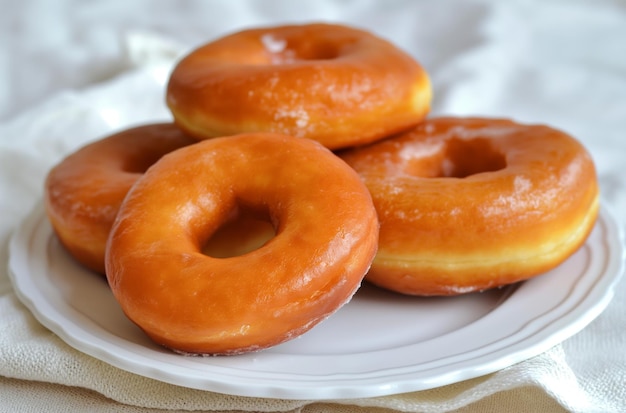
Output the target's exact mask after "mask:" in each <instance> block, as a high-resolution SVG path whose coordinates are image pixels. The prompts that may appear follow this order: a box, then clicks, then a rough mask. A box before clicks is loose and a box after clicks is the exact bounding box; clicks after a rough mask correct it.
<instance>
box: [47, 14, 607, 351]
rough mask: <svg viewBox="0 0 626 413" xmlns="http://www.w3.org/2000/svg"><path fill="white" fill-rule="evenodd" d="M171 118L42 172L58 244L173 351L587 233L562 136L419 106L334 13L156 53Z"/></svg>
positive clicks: (437, 283)
mask: <svg viewBox="0 0 626 413" xmlns="http://www.w3.org/2000/svg"><path fill="white" fill-rule="evenodd" d="M165 96H166V102H167V105H168V107H169V108H170V110H171V113H172V115H173V118H174V122H172V123H161V124H151V125H143V126H138V127H134V128H132V129H127V130H124V131H120V132H117V133H115V134H113V135H111V136H108V137H105V138H102V139H100V140H98V141H95V142H93V143H90V144H88V145H86V146H85V147H83V148H81V149H79V150H77V151H76V152H74V153H72V154H70V155H69V156H68V157H67V158H65V159H64V160H62V161H61V162H60V163H59V164H58V165H56V166H55V167H54V168H53V169H52V170H51V171H50V173H49V174H48V177H47V180H46V184H45V206H46V211H47V214H48V217H49V220H50V222H51V224H52V227H53V229H54V231H55V233H56V235H57V237H58V239H59V240H60V242H61V244H62V245H63V246H65V247H66V250H67V251H68V252H69V254H71V255H72V256H73V257H74V258H75V259H76V261H77V262H79V263H81V264H82V265H84V266H85V267H87V268H88V269H90V270H92V271H93V272H96V273H100V274H102V275H103V276H104V277H106V280H107V282H108V285H109V286H110V288H111V291H112V293H113V295H114V297H115V298H116V300H117V302H118V303H119V304H120V306H121V308H122V310H123V311H124V313H125V314H126V315H127V316H128V318H129V319H130V320H132V321H133V322H134V323H136V324H137V325H138V326H139V327H140V328H141V329H142V330H143V331H144V332H145V333H146V334H147V335H148V336H149V337H150V338H152V339H153V340H154V341H155V342H156V343H158V344H160V345H163V346H165V347H167V348H170V349H172V350H174V351H176V352H178V353H181V354H192V355H195V354H202V355H231V354H240V353H245V352H250V351H256V350H261V349H264V348H267V347H270V346H274V345H276V344H279V343H282V342H284V341H287V340H290V339H292V338H295V337H297V336H299V335H301V334H303V333H304V332H306V331H308V330H309V329H311V328H312V327H313V326H315V325H316V324H318V323H319V322H321V321H322V320H324V319H325V318H327V317H329V316H331V315H332V314H333V313H335V312H336V311H337V310H338V309H339V308H341V307H342V306H343V305H344V304H345V303H346V302H348V301H349V300H350V299H351V298H352V296H353V295H354V294H355V292H356V291H357V290H358V288H359V286H360V285H361V283H362V282H363V280H366V281H369V282H371V283H372V284H375V285H377V286H379V287H380V288H384V289H388V290H391V291H395V292H398V293H402V294H409V295H415V296H429V295H457V294H462V293H470V292H477V291H482V290H486V289H490V288H494V287H500V286H504V285H508V284H512V283H515V282H518V281H522V280H527V279H529V278H532V277H534V276H537V275H539V274H542V273H545V272H546V271H548V270H549V269H551V268H554V267H556V266H558V265H559V264H560V263H562V262H563V261H564V260H565V259H567V258H568V257H569V256H570V255H571V254H573V253H574V252H575V251H576V250H577V249H578V248H579V247H580V246H581V245H582V244H583V243H584V242H585V240H586V238H587V236H588V235H589V233H590V231H591V229H592V227H593V225H594V223H595V220H596V217H597V214H598V204H599V201H598V197H599V193H598V192H599V191H598V185H597V178H596V172H595V168H594V164H593V162H592V160H591V157H590V156H589V153H588V152H587V151H586V150H585V148H584V147H583V146H582V145H581V144H580V143H579V142H578V141H577V140H575V139H574V138H572V137H571V136H569V135H567V134H565V133H563V132H561V131H558V130H556V129H553V128H551V127H548V126H544V125H522V124H519V123H515V122H513V121H510V120H504V119H489V118H455V117H445V118H444V117H439V118H428V116H427V115H428V112H429V108H430V103H431V98H432V94H431V85H430V82H429V77H428V75H427V73H426V71H425V70H424V69H423V68H422V66H421V65H420V64H419V63H418V62H417V61H416V60H415V59H413V58H412V57H411V56H409V55H408V54H407V53H405V52H403V51H402V50H400V49H399V48H398V47H396V46H395V45H393V44H391V43H390V42H388V41H386V40H384V39H382V38H379V37H377V36H375V35H373V34H372V33H369V32H366V31H363V30H359V29H355V28H351V27H346V26H342V25H333V24H304V25H291V26H280V27H269V28H255V29H250V30H244V31H241V32H238V33H234V34H231V35H228V36H225V37H222V38H220V39H217V40H215V41H212V42H210V43H208V44H206V45H204V46H202V47H199V48H197V49H196V50H194V51H192V52H190V53H189V54H188V55H186V56H185V57H183V58H182V59H181V60H180V61H179V62H178V63H177V64H176V66H175V68H174V70H173V71H172V73H171V75H170V78H169V82H168V85H167V90H166V93H165Z"/></svg>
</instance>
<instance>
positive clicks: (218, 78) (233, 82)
mask: <svg viewBox="0 0 626 413" xmlns="http://www.w3.org/2000/svg"><path fill="white" fill-rule="evenodd" d="M430 100H431V87H430V82H429V79H428V76H427V74H426V72H425V71H424V70H423V69H422V67H421V66H420V65H419V64H418V63H417V62H416V61H415V60H414V59H413V58H412V57H411V56H409V55H408V54H406V53H405V52H403V51H401V50H399V49H398V48H397V47H395V46H394V45H392V44H391V43H389V42H388V41H386V40H383V39H381V38H378V37H376V36H374V35H372V34H370V33H368V32H365V31H362V30H357V29H353V28H350V27H345V26H339V25H331V24H308V25H301V26H298V25H294V26H280V27H271V28H259V29H251V30H244V31H241V32H238V33H234V34H231V35H228V36H225V37H223V38H220V39H217V40H215V41H213V42H211V43H208V44H206V45H204V46H202V47H199V48H198V49H196V50H194V51H193V52H191V53H190V54H188V55H187V56H186V57H185V58H183V59H182V60H181V61H180V62H179V63H178V64H177V66H176V67H175V69H174V71H173V73H172V75H171V77H170V80H169V84H168V86H167V104H168V106H169V108H170V109H171V111H172V113H173V115H174V117H175V120H176V122H177V123H178V124H179V125H180V126H181V127H182V128H184V129H185V130H187V131H188V132H189V133H190V134H192V135H194V136H197V137H198V138H201V139H205V138H211V137H215V136H223V135H232V134H236V133H241V132H257V131H262V132H276V133H284V134H288V135H292V136H297V137H305V138H311V139H314V140H317V141H319V142H321V143H322V144H324V145H325V146H326V147H328V148H331V149H338V148H344V147H348V146H353V145H356V144H364V143H367V142H372V141H374V140H377V139H379V138H381V137H384V136H388V135H390V134H393V133H397V132H400V131H402V130H405V129H407V128H410V127H412V126H414V125H416V124H417V123H418V122H419V121H421V120H422V119H423V118H424V116H425V115H426V113H427V112H428V110H429V108H430Z"/></svg>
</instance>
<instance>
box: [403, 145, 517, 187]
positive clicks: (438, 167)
mask: <svg viewBox="0 0 626 413" xmlns="http://www.w3.org/2000/svg"><path fill="white" fill-rule="evenodd" d="M505 167H506V158H505V156H504V154H502V153H501V152H499V151H498V150H496V149H495V148H494V147H493V145H492V144H491V142H490V141H489V140H488V139H482V138H477V139H471V140H467V139H458V138H452V139H448V140H447V141H446V142H445V143H443V144H442V145H440V146H439V148H438V149H437V150H433V151H431V153H430V154H429V155H426V156H420V157H416V158H414V159H413V161H412V162H409V163H408V164H407V166H406V169H405V172H406V173H408V174H410V175H413V176H421V177H426V178H466V177H468V176H471V175H476V174H479V173H483V172H495V171H498V170H501V169H504V168H505Z"/></svg>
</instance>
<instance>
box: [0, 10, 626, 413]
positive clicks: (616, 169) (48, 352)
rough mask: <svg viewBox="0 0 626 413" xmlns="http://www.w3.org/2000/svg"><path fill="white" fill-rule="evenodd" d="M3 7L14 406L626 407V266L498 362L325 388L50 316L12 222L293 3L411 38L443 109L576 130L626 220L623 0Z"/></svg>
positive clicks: (3, 257)
mask: <svg viewBox="0 0 626 413" xmlns="http://www.w3.org/2000/svg"><path fill="white" fill-rule="evenodd" d="M0 7H1V9H2V10H3V13H2V15H0V46H1V47H0V263H2V265H1V266H0V331H2V334H0V411H11V412H20V411H23V412H39V411H48V412H57V411H58V412H61V411H66V410H67V409H68V406H69V407H71V409H72V410H77V411H82V410H89V411H97V412H122V411H126V412H146V411H160V410H161V409H164V410H165V409H169V410H171V411H189V410H198V411H230V410H233V411H237V410H244V411H293V412H296V411H298V412H310V413H313V412H322V411H324V412H332V411H334V412H354V411H365V412H379V413H382V412H388V411H390V410H389V409H391V410H396V411H410V412H447V411H455V410H457V409H458V411H462V412H477V411H481V412H484V411H510V412H526V411H529V412H530V411H532V412H535V411H553V412H559V411H573V412H581V413H583V412H584V413H590V412H605V413H613V412H614V413H618V412H624V411H626V352H625V351H624V349H625V347H626V298H624V297H626V294H625V293H626V283H625V282H624V281H622V282H621V283H620V285H619V286H618V290H617V292H616V297H615V299H614V300H613V302H612V303H611V304H610V305H609V307H608V308H607V309H606V311H605V312H604V313H603V314H601V315H600V316H599V317H598V318H597V319H596V320H595V321H593V322H592V323H591V324H590V325H589V326H588V327H587V328H585V329H584V330H583V331H582V332H580V333H578V334H577V335H575V336H574V337H572V338H570V339H568V340H566V341H565V342H563V343H562V344H560V345H557V346H556V347H554V348H553V349H551V350H549V351H547V352H545V353H544V354H541V355H540V356H538V357H535V358H532V359H530V360H527V361H524V362H521V363H518V364H516V365H514V366H511V367H509V368H507V369H504V370H502V371H499V372H497V373H493V374H489V375H487V376H484V377H480V378H477V379H473V380H468V381H465V382H461V383H457V384H453V385H449V386H444V387H441V388H437V389H433V390H428V391H423V392H414V393H408V394H400V395H392V396H386V397H375V398H369V399H358V400H341V401H326V402H324V403H322V402H316V403H311V402H308V401H306V400H303V401H288V400H274V399H256V398H244V397H234V396H228V395H222V394H217V393H211V392H204V391H198V390H191V389H186V388H182V387H176V386H172V385H168V384H165V383H161V382H158V381H155V380H151V379H146V378H143V377H139V376H136V375H133V374H130V373H126V372H124V371H121V370H118V369H116V368H114V367H112V366H110V365H107V364H106V363H103V362H100V361H98V360H96V359H94V358H91V357H89V356H87V355H85V354H82V353H80V352H79V351H76V350H74V349H73V348H71V347H70V346H68V345H66V344H65V343H64V342H62V341H61V340H60V339H59V338H58V337H56V336H55V335H54V334H52V333H51V332H49V331H48V330H47V329H45V328H44V327H42V326H41V325H40V324H38V323H37V322H36V321H35V319H34V318H33V317H32V316H31V314H30V313H29V312H28V311H27V310H26V309H25V307H24V306H22V304H21V303H20V302H19V300H18V299H17V298H16V296H15V294H14V292H13V289H12V286H11V284H10V282H9V280H8V277H7V270H6V268H5V267H6V265H4V264H5V263H6V262H7V260H8V251H7V245H8V238H9V236H10V233H11V231H12V229H13V228H14V227H15V225H16V224H17V223H18V222H19V221H20V219H21V218H23V217H24V216H25V215H26V213H27V212H28V211H29V209H30V208H31V206H32V205H33V204H34V203H35V202H36V201H37V200H38V199H39V198H40V197H41V194H42V183H43V178H44V176H45V174H46V172H47V170H48V169H49V168H50V166H51V165H53V164H54V163H55V162H56V161H58V160H59V159H60V158H61V156H63V155H64V154H67V153H68V152H70V151H71V150H73V149H75V148H76V147H77V146H79V145H80V144H82V143H84V142H87V141H89V140H92V139H95V138H97V137H99V136H102V135H103V134H105V133H107V132H109V131H111V130H113V129H119V128H123V127H125V126H128V125H130V124H136V123H140V122H144V121H150V120H157V119H159V120H160V119H167V118H169V113H168V112H167V110H166V109H165V107H164V104H163V89H162V85H163V82H164V81H165V79H166V77H167V74H168V72H167V70H168V69H169V68H170V67H171V63H172V62H173V60H174V59H175V58H176V57H177V56H179V55H180V53H184V52H185V51H187V50H189V48H191V47H193V46H196V45H198V44H201V43H203V42H205V41H207V40H209V39H211V38H213V37H216V36H218V35H221V34H224V33H227V32H230V31H233V30H237V29H239V28H242V27H245V26H253V25H270V24H278V23H283V22H293V21H302V22H304V21H314V20H330V21H338V22H343V23H348V24H353V25H358V26H361V27H364V28H367V29H370V30H372V31H374V32H376V33H378V34H380V35H382V36H384V37H387V38H389V39H390V40H392V41H393V42H395V43H396V44H398V45H399V46H401V47H402V48H404V49H405V50H407V51H408V52H409V53H411V54H412V55H413V56H415V57H416V58H417V59H419V60H420V61H421V62H422V63H423V64H424V66H425V67H426V68H427V70H428V71H429V73H430V74H431V77H432V80H433V85H434V92H435V100H434V105H433V115H439V114H450V115H466V114H476V115H484V116H503V117H510V118H513V119H516V120H519V121H522V122H532V123H539V122H544V123H548V124H551V125H553V126H555V127H558V128H561V129H563V130H565V131H568V132H570V133H571V134H573V135H574V136H576V137H577V138H578V139H579V140H581V142H583V144H584V145H585V146H586V147H587V148H588V149H589V150H590V152H591V153H592V155H593V157H594V160H595V161H596V165H597V167H598V172H599V176H600V182H601V188H602V194H603V202H604V203H605V204H607V205H609V206H611V207H612V209H613V210H614V211H616V212H618V214H619V216H618V218H619V219H621V222H626V212H625V211H626V178H624V174H623V173H622V169H621V164H620V163H621V162H623V160H624V159H625V156H626V140H624V139H623V137H622V135H623V134H624V130H626V5H625V4H624V3H623V2H620V1H613V2H611V1H595V2H591V1H589V2H584V1H575V2H566V1H543V2H540V1H516V2H506V3H505V2H496V1H487V0H484V1H461V0H458V1H457V0H445V1H441V2H426V1H409V0H390V1H376V0H370V1H366V0H363V1H351V2H341V1H332V0H323V1H315V2H295V1H289V0H287V1H265V2H261V1H253V0H250V1H239V2H217V1H204V2H203V1H181V2H166V1H145V0H144V1H136V2H124V1H101V2H83V3H81V2H79V1H77V0H65V1H57V2H48V1H44V0H33V1H29V2H11V1H10V0H0ZM147 33H152V34H147ZM166 39H167V40H166ZM172 39H173V40H172ZM146 102H151V103H148V104H147V103H146ZM94 108H98V110H94ZM61 109H62V110H61ZM68 130H71V131H72V132H73V133H71V134H69V133H67V131H68ZM620 225H623V224H620Z"/></svg>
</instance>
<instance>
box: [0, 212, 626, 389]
mask: <svg viewBox="0 0 626 413" xmlns="http://www.w3.org/2000/svg"><path fill="white" fill-rule="evenodd" d="M42 221H43V222H44V223H43V224H42ZM45 222H47V221H45V214H44V210H43V205H42V203H41V202H38V203H36V204H35V207H34V208H33V209H32V210H31V211H30V212H29V214H27V216H26V217H25V218H24V219H23V220H22V221H21V222H20V223H19V224H18V226H17V227H16V229H15V231H13V233H12V234H11V238H10V241H9V260H8V270H9V271H8V273H9V278H10V280H11V282H12V285H13V288H14V291H15V293H16V295H17V296H18V298H19V299H20V301H21V302H22V303H24V305H25V306H26V307H27V308H28V310H29V311H30V312H31V313H32V314H33V315H34V316H35V318H36V319H37V320H38V321H39V322H40V323H41V324H42V325H44V326H45V327H46V328H48V329H50V330H51V331H52V332H54V333H55V334H57V335H58V336H59V337H60V338H61V339H62V340H63V341H64V342H65V343H67V344H68V345H70V346H71V347H73V348H75V349H76V350H78V351H80V352H82V353H85V354H87V355H89V356H91V357H94V358H96V359H99V360H101V361H103V362H106V363H107V364H110V365H112V366H114V367H117V368H120V369H122V370H125V371H128V372H130V373H134V374H137V375H140V376H143V377H148V378H152V379H155V380H159V381H162V382H166V383H170V384H174V385H179V386H184V387H189V388H193V389H199V390H206V391H213V392H219V393H225V394H230V395H237V396H247V397H269V398H282V399H293V400H295V399H298V400H304V399H306V400H328V399H335V400H338V399H350V398H358V397H375V396H384V395H391V394H398V393H403V392H409V391H419V390H428V389H432V388H435V387H440V386H443V385H447V384H452V383H456V382H459V381H462V380H467V379H471V378H475V377H479V376H482V375H485V374H488V373H492V372H495V371H497V370H500V369H502V368H505V367H508V366H510V365H512V364H515V363H517V362H520V361H523V360H526V359H529V358H531V357H534V356H536V355H539V354H540V353H542V352H544V351H547V350H548V349H550V348H551V347H553V346H555V345H556V344H558V343H560V342H562V341H564V340H566V339H567V338H569V337H571V336H573V335H574V334H576V333H578V332H579V331H581V330H582V329H583V328H585V327H586V326H587V325H588V324H589V323H591V321H593V320H594V319H595V318H596V317H597V316H599V315H600V314H601V313H602V311H604V309H605V308H606V307H607V306H608V304H609V303H610V301H611V300H612V298H613V296H614V295H615V289H616V286H617V284H618V283H619V281H620V279H621V278H622V276H623V274H624V265H625V264H624V256H625V255H626V252H625V247H624V231H623V228H622V225H620V224H619V221H618V220H617V219H616V217H615V215H614V214H613V213H612V212H611V211H610V208H609V207H607V206H606V205H601V208H600V213H599V215H598V220H597V221H596V224H595V225H600V224H602V225H603V226H604V227H605V228H604V232H605V237H604V238H603V239H602V242H603V243H604V244H606V245H605V247H606V249H607V255H608V256H607V258H606V262H605V267H606V268H605V269H604V270H603V271H602V273H601V274H600V275H599V278H600V279H599V280H595V281H596V282H594V283H592V285H591V286H590V288H588V289H587V290H586V291H585V297H583V298H581V299H580V300H577V301H576V302H575V303H574V304H575V305H573V307H572V308H569V309H568V310H567V311H566V312H565V314H564V315H561V316H559V317H558V318H557V319H556V320H554V321H553V322H551V323H549V325H546V326H543V327H542V328H540V329H538V330H537V331H535V332H534V333H533V334H530V335H528V336H524V337H520V338H519V339H517V340H516V341H515V343H513V345H512V346H513V347H514V348H516V350H515V351H513V352H508V353H507V352H506V351H504V352H503V350H502V349H498V350H496V351H495V352H494V353H488V354H486V355H480V356H478V357H476V358H470V359H469V360H463V361H461V362H460V364H461V366H457V367H456V368H453V369H451V370H450V371H447V372H445V373H441V372H440V373H438V374H436V375H434V376H432V377H431V378H430V379H429V380H427V382H424V379H421V381H419V380H418V382H419V383H420V384H418V383H417V382H416V381H415V379H412V378H411V376H412V372H413V371H412V370H411V367H414V366H408V367H405V370H407V369H408V370H409V371H407V372H402V373H400V372H398V371H395V373H394V372H392V373H390V374H389V375H390V376H392V377H395V381H393V382H390V383H387V384H381V375H377V376H375V377H373V378H372V377H369V378H366V377H364V375H360V376H361V377H360V379H359V383H357V384H355V380H356V379H355V378H354V377H352V378H350V380H352V383H353V384H346V383H343V382H345V379H341V378H339V381H340V382H337V380H330V379H331V377H330V376H320V377H319V378H318V380H317V381H312V380H311V379H309V380H306V381H303V382H294V381H290V386H289V388H286V387H285V386H284V384H283V385H282V386H281V385H280V384H277V383H268V382H259V381H255V380H258V378H254V377H251V378H242V377H240V376H237V375H236V374H235V373H231V374H230V376H231V377H232V379H231V381H224V380H218V379H216V378H213V377H203V378H202V379H200V378H194V377H189V376H188V375H184V374H180V373H179V372H177V371H162V370H159V369H156V370H155V369H154V368H153V367H147V366H146V365H144V364H141V363H139V362H138V361H137V360H132V359H130V358H128V357H120V355H118V354H114V352H113V351H112V350H111V349H108V350H107V349H106V348H102V347H99V346H97V345H96V344H94V343H93V339H94V338H96V339H97V341H99V342H102V344H106V343H107V342H106V340H104V338H101V337H97V336H95V335H94V334H91V333H90V332H89V331H91V329H89V331H85V330H83V331H81V334H80V335H79V337H76V335H75V334H73V332H72V331H69V330H71V329H69V330H68V328H67V326H65V325H63V323H60V322H59V320H56V319H54V317H51V316H50V315H47V314H46V311H44V310H45V309H46V308H45V307H47V306H49V305H51V304H50V303H49V302H48V301H44V303H41V302H40V303H36V302H35V300H34V299H33V297H32V291H31V292H30V294H31V295H29V293H28V292H26V291H24V289H23V288H24V286H23V285H22V284H21V283H23V282H25V281H24V280H21V279H20V277H19V276H18V274H16V273H15V272H14V267H15V266H16V261H18V260H19V259H20V258H22V259H24V258H26V257H22V255H25V256H26V255H28V254H27V252H26V251H23V250H20V248H19V244H20V241H23V238H24V237H25V236H26V235H30V237H33V236H34V232H36V231H37V229H38V227H39V226H40V225H45ZM48 225H49V224H48ZM29 229H30V230H29ZM48 230H49V232H50V234H49V235H52V230H51V228H48ZM45 238H46V239H47V240H48V239H49V238H50V236H47V237H45ZM48 242H49V241H48ZM612 248H613V249H612ZM32 265H37V264H30V265H29V266H28V267H29V268H31V267H32ZM44 270H45V268H44ZM609 272H612V274H610V275H611V276H610V277H607V273H609ZM598 281H602V282H598ZM37 294H42V292H41V291H39V290H38V291H37V292H36V293H35V295H37ZM570 294H571V293H568V295H566V296H565V298H564V299H563V301H565V302H566V301H567V299H568V297H569V296H570ZM44 298H45V297H44ZM589 300H592V302H589ZM561 305H562V303H559V304H557V305H556V306H555V308H553V309H551V310H550V311H548V312H546V313H542V314H541V315H540V316H537V317H536V318H541V317H543V316H545V314H551V313H552V312H553V311H555V309H557V308H559V307H560V306H561ZM42 306H43V307H44V308H42ZM51 309H52V310H54V311H53V312H56V313H60V311H59V310H58V309H56V308H51ZM60 315H61V316H63V315H62V314H60ZM80 316H81V317H84V315H83V314H80ZM64 321H67V320H64ZM529 322H532V320H530V321H529ZM72 324H75V323H73V322H72ZM470 324H471V323H470ZM556 325H558V327H559V328H556V329H555V328H554V326H556ZM549 327H552V328H549ZM521 330H523V328H522V329H521ZM84 334H88V336H89V337H91V338H92V340H91V342H86V341H85V340H86V338H85V337H81V336H82V335H84ZM107 334H108V335H109V336H110V335H112V334H111V333H110V332H108V331H107ZM519 334H520V332H519V331H518V332H516V333H515V334H514V335H513V337H515V336H516V335H519ZM116 338H119V337H116ZM505 338H509V337H505ZM119 339H121V338H119ZM525 342H526V344H527V345H523V344H524V343H525ZM529 342H530V343H529ZM132 344H133V345H137V344H135V343H132ZM105 347H106V346H105ZM500 353H504V354H500ZM461 354H467V353H461ZM494 354H496V355H497V357H489V356H493V355H494ZM176 357H179V358H180V357H181V356H180V355H176ZM186 359H190V358H186ZM483 359H486V360H483ZM513 359H514V360H513ZM477 360H478V361H479V362H480V365H478V366H474V367H471V368H469V367H463V366H462V365H463V364H464V363H467V362H468V361H472V362H474V364H476V361H477ZM480 360H483V361H480ZM512 360H513V361H512ZM186 361H189V360H186ZM458 364H459V362H457V363H455V365H458ZM470 364H472V363H470ZM211 367H212V368H213V369H215V370H218V371H219V370H233V369H232V368H226V367H221V366H211ZM395 370H398V369H397V368H396V369H395ZM220 374H226V375H228V371H220ZM283 375H284V373H283ZM334 376H341V375H334ZM344 376H346V375H344ZM322 379H324V380H325V382H326V383H332V385H330V386H329V385H328V384H326V385H324V386H318V385H319V384H320V383H321V382H322ZM342 380H343V381H342ZM235 382H236V383H235ZM342 383H343V384H342Z"/></svg>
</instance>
